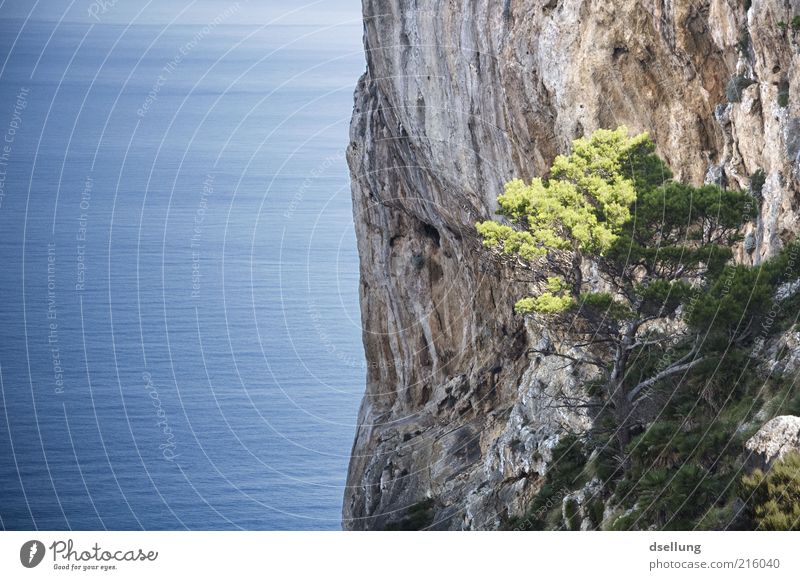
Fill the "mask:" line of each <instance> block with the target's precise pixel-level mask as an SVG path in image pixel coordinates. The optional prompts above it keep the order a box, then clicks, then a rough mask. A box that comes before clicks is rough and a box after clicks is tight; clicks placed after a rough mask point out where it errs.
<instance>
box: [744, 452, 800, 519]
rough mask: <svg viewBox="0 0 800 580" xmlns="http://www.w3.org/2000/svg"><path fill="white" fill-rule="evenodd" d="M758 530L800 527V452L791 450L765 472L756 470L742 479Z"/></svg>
mask: <svg viewBox="0 0 800 580" xmlns="http://www.w3.org/2000/svg"><path fill="white" fill-rule="evenodd" d="M742 486H743V490H744V493H745V494H746V495H747V496H750V498H751V499H750V502H749V505H750V506H752V507H751V510H752V514H751V515H752V517H753V520H754V521H755V524H756V527H757V529H759V530H773V531H781V530H782V531H786V530H800V455H798V454H797V453H790V454H787V455H786V456H784V457H783V458H782V459H780V460H779V461H777V462H775V464H774V465H773V466H772V468H771V469H770V470H769V471H768V472H767V473H766V474H764V472H762V471H761V470H760V469H757V470H756V471H755V472H754V473H753V474H752V475H749V476H745V477H744V478H743V479H742Z"/></svg>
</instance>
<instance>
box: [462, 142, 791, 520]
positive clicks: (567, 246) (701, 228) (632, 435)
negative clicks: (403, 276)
mask: <svg viewBox="0 0 800 580" xmlns="http://www.w3.org/2000/svg"><path fill="white" fill-rule="evenodd" d="M764 179H765V175H764V173H763V171H761V172H759V171H756V172H755V173H754V174H753V175H752V176H751V186H750V189H751V192H752V194H753V195H751V194H750V193H748V192H742V191H727V190H724V189H720V188H718V187H716V186H709V185H706V186H702V187H692V186H689V185H686V184H682V183H678V182H676V181H674V180H672V176H671V173H670V171H669V169H668V168H667V167H666V166H665V165H664V163H663V162H662V161H661V160H660V159H659V158H658V157H657V156H656V155H655V152H654V146H653V143H652V141H651V140H650V139H649V138H648V137H647V135H638V136H635V137H629V136H628V134H627V131H626V130H625V129H624V128H621V129H618V130H616V131H598V132H596V133H595V134H594V135H592V136H591V138H589V139H581V140H578V141H577V142H576V143H575V147H574V150H573V152H572V154H570V155H569V156H562V157H559V158H558V159H557V160H556V163H554V165H553V169H552V170H551V172H550V174H549V177H548V178H546V179H538V180H534V181H533V182H532V183H531V185H526V184H524V183H522V182H521V181H515V182H512V183H511V184H509V187H507V188H506V193H505V194H504V196H503V197H501V199H500V212H499V213H500V214H501V215H502V216H504V217H505V218H506V220H507V221H504V222H502V223H500V222H495V221H489V222H483V223H481V224H478V226H477V227H478V231H479V232H480V233H481V234H482V236H483V239H484V243H485V245H486V246H487V247H489V248H493V249H494V250H496V251H497V252H498V253H499V254H500V255H509V256H512V257H514V258H516V259H517V260H518V261H519V262H520V263H521V264H523V265H528V266H529V267H530V268H531V270H532V271H534V272H538V271H548V272H550V274H549V275H548V276H547V277H546V278H545V279H542V280H541V281H540V282H539V283H538V288H537V291H536V293H535V294H534V295H533V296H531V297H529V298H524V299H522V300H520V301H519V302H518V303H517V305H516V311H517V312H518V313H520V314H524V315H532V316H539V317H543V318H544V320H543V322H546V323H547V324H548V325H550V326H551V327H553V328H560V329H561V330H563V331H564V334H565V335H566V336H568V337H569V338H567V339H565V340H563V341H562V342H561V343H560V344H558V345H555V346H548V347H547V350H546V351H537V350H535V349H532V350H531V351H530V352H532V353H535V354H541V355H547V356H562V357H564V358H565V360H567V361H568V362H569V364H573V365H578V366H582V367H584V368H586V369H595V376H596V378H595V379H594V380H592V381H591V382H589V383H587V384H586V385H585V387H586V388H585V390H586V393H587V397H588V399H586V400H580V401H575V402H572V401H570V402H568V403H567V404H568V405H571V404H575V405H576V406H577V405H580V406H584V407H587V408H589V409H593V410H594V411H592V412H593V413H594V421H593V428H592V430H591V431H590V432H589V433H587V434H585V435H583V436H582V437H581V438H576V437H573V436H570V437H566V438H564V439H563V440H562V441H561V442H560V443H559V445H558V447H557V448H556V450H555V451H554V460H553V461H552V462H551V464H550V467H549V470H548V472H547V475H546V478H545V482H544V485H543V487H542V489H541V491H540V493H539V494H538V495H537V497H536V498H535V500H534V501H533V503H532V505H531V506H530V510H529V512H528V514H527V515H526V517H525V518H521V519H519V520H515V521H512V522H509V526H510V527H512V528H515V527H516V528H519V529H551V528H566V529H574V528H575V526H576V525H579V522H577V517H578V506H576V505H568V503H563V500H564V498H565V497H567V496H568V495H569V494H570V493H571V492H573V491H576V490H578V489H580V488H581V487H582V486H584V485H585V484H586V483H588V482H589V481H591V480H592V478H596V479H597V480H599V481H600V482H602V488H603V491H602V492H601V494H600V495H602V497H597V498H588V499H587V505H586V506H585V508H584V515H587V514H588V517H589V520H590V521H591V522H592V523H593V525H594V526H595V527H599V526H600V525H601V524H604V525H610V526H611V527H613V528H614V529H648V528H658V529H694V528H697V529H722V528H728V529H736V528H752V527H754V526H755V524H754V523H753V522H754V521H755V520H754V519H753V518H754V517H762V519H763V517H765V516H758V513H761V512H753V513H755V514H756V515H755V516H749V515H748V513H747V512H746V510H742V509H741V502H740V500H739V498H741V497H742V493H741V488H742V483H741V467H742V465H741V460H742V458H741V449H742V445H743V443H744V441H745V440H746V439H747V438H748V437H749V436H751V435H752V433H753V431H754V429H755V425H756V423H758V422H757V421H755V419H754V418H755V416H756V413H758V412H759V411H763V413H766V414H768V415H770V416H772V415H774V414H780V413H785V412H787V409H794V408H797V409H800V395H798V394H797V393H795V394H794V395H792V393H791V388H792V387H791V381H790V380H789V379H788V378H786V379H785V378H784V377H781V376H780V375H779V374H776V375H774V376H773V375H768V376H763V374H762V372H761V371H760V370H759V368H760V367H759V362H758V358H757V357H756V356H754V355H756V354H758V353H759V352H760V350H761V348H762V347H763V345H764V343H765V341H767V340H769V339H770V338H771V337H773V336H774V335H775V334H776V333H778V332H782V331H784V330H787V329H789V328H790V327H792V326H793V325H794V323H795V322H796V320H795V318H796V313H797V312H798V311H800V293H798V294H795V295H793V296H785V297H782V298H780V299H778V298H776V296H777V294H776V291H777V289H778V288H779V287H781V286H782V285H784V284H786V283H787V282H791V281H794V280H796V279H798V278H800V245H798V244H790V245H788V246H787V247H786V249H785V250H784V251H783V252H781V253H780V254H779V255H778V256H776V257H775V258H773V259H772V260H769V261H766V262H763V263H762V264H761V265H759V266H758V267H746V266H741V265H736V264H733V263H732V260H731V257H732V250H731V248H732V246H733V245H734V244H735V243H737V242H738V241H740V240H741V236H740V234H739V231H740V230H741V229H742V226H743V225H744V224H745V223H747V222H748V221H749V220H751V219H752V218H753V217H754V214H755V207H754V206H755V203H754V202H755V197H754V195H755V196H757V195H758V192H759V191H760V190H761V188H762V187H763V184H764ZM573 204H575V206H576V207H577V209H576V207H573ZM590 265H591V267H589V266H590ZM587 271H592V272H593V280H591V281H589V280H584V273H585V272H587ZM598 280H600V281H602V291H600V290H598V286H597V284H598V282H597V281H598ZM790 395H792V396H790ZM776 401H780V402H782V401H785V403H782V404H781V405H776V404H775V402H776ZM762 416H763V415H762ZM762 422H763V421H762ZM754 497H757V496H756V495H754ZM562 504H563V511H562ZM605 505H613V506H616V508H617V510H618V511H617V515H616V518H614V517H612V518H609V520H608V521H607V522H605V523H603V522H602V519H603V508H604V506H605ZM770 505H772V504H770ZM779 511H781V510H779ZM762 512H763V510H762ZM564 515H566V521H564V517H563V516H564ZM774 519H775V518H773V520H774ZM759 525H762V524H759ZM762 527H763V525H762Z"/></svg>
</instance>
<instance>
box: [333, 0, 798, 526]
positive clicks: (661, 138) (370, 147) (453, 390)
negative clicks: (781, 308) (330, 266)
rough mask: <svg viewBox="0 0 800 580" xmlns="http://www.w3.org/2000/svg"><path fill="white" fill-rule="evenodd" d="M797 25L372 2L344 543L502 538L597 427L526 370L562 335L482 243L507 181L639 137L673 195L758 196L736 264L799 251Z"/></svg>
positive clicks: (675, 0) (690, 5) (478, 0)
mask: <svg viewBox="0 0 800 580" xmlns="http://www.w3.org/2000/svg"><path fill="white" fill-rule="evenodd" d="M798 15H800V0H791V1H788V0H752V1H743V0H699V1H698V0H642V1H634V0H618V1H615V2H589V1H586V0H493V1H490V0H469V1H466V0H461V1H457V0H427V1H426V0H380V1H378V0H364V30H365V32H364V44H365V48H366V53H367V62H368V66H367V72H366V73H365V75H364V76H363V77H362V79H361V80H360V82H359V84H358V87H357V89H356V93H355V110H354V115H353V121H352V126H351V145H350V147H349V151H348V159H349V164H350V168H351V173H352V189H353V205H354V217H355V227H356V233H357V238H358V247H359V252H360V259H361V287H360V292H361V309H362V320H363V325H364V333H363V341H364V348H365V352H366V357H367V361H368V367H369V368H368V373H367V385H366V394H365V396H364V400H363V403H362V406H361V410H360V414H359V427H358V431H357V434H356V439H355V443H354V446H353V454H352V459H351V463H350V470H349V475H348V488H347V490H346V493H345V501H344V510H343V525H344V527H345V528H348V529H380V528H385V527H404V526H406V527H411V526H416V527H419V526H420V525H421V526H424V527H432V528H436V529H493V528H496V527H498V526H500V525H502V523H503V522H504V521H506V520H507V519H508V518H510V517H514V516H518V515H520V514H522V513H523V512H524V509H525V506H526V505H527V504H528V503H529V502H530V500H531V498H532V496H533V495H534V494H535V493H536V491H537V490H538V488H539V486H540V485H541V480H542V476H543V475H544V474H545V473H546V470H547V468H548V462H549V460H550V458H551V455H550V454H551V451H552V449H553V447H554V446H555V444H556V443H557V442H558V440H559V438H560V437H562V436H563V435H564V434H565V433H579V432H581V431H583V430H585V429H586V428H587V427H588V426H589V424H590V418H589V417H588V416H587V415H585V414H584V413H582V412H580V410H576V409H575V408H574V406H570V408H569V409H568V408H567V406H566V405H564V402H565V401H568V400H572V399H574V398H577V397H580V396H581V385H582V383H583V382H584V380H585V379H586V377H583V376H581V375H580V372H578V371H577V370H575V369H573V368H571V367H568V366H567V367H565V366H564V360H563V359H561V358H555V357H547V356H540V355H536V356H534V355H532V354H531V350H532V349H533V348H536V350H546V346H547V344H548V341H551V340H554V339H555V337H552V336H550V334H549V332H550V331H549V330H548V329H546V328H537V327H535V326H533V325H532V324H531V323H526V322H525V321H524V320H522V319H521V318H520V317H518V316H515V315H514V313H513V304H514V302H515V301H516V300H517V299H518V298H519V297H520V296H522V295H524V294H525V293H526V292H527V291H529V290H530V283H531V280H530V278H531V274H530V273H529V272H526V271H525V270H524V269H520V268H515V265H514V264H513V263H504V262H498V261H497V260H492V259H489V256H488V255H487V252H486V251H485V250H484V249H483V248H482V247H481V244H480V242H479V240H478V239H477V237H476V234H475V230H474V224H475V222H476V221H477V220H479V219H486V218H487V217H489V216H491V215H492V213H493V211H494V209H495V208H496V203H495V200H496V197H497V195H498V194H499V193H500V192H501V191H502V187H503V184H504V183H505V182H506V181H508V180H509V179H511V178H513V177H521V178H523V179H529V178H530V177H532V176H533V175H536V174H540V173H541V172H543V171H544V170H545V169H546V168H547V167H548V166H549V164H550V162H551V161H552V159H553V157H554V156H555V155H556V154H558V153H561V152H565V151H566V150H567V148H568V146H569V144H570V142H571V141H572V140H573V139H575V138H577V137H580V136H582V135H584V134H588V133H590V132H591V131H593V130H595V129H597V128H613V127H616V126H619V125H627V126H628V127H629V128H630V130H631V131H632V132H633V131H637V132H638V131H642V130H647V131H649V132H650V133H651V135H652V137H653V139H654V140H655V142H656V143H657V146H658V149H659V154H660V155H661V156H662V157H663V158H664V159H665V160H666V161H667V162H668V163H669V165H670V166H671V167H672V169H673V170H674V171H675V173H676V175H677V176H678V177H679V178H681V179H685V180H687V181H691V182H694V183H702V182H704V181H713V182H717V183H720V184H722V185H726V186H728V187H739V188H748V187H751V181H752V189H753V193H754V195H755V196H756V197H757V198H759V203H760V207H761V215H760V218H759V220H758V221H757V224H755V225H754V226H752V227H751V229H750V231H748V232H747V234H748V236H747V238H746V239H745V242H744V243H743V244H742V247H741V248H739V250H738V257H739V259H740V260H742V261H744V262H748V263H757V262H759V261H760V260H762V259H764V258H765V257H768V256H770V255H771V254H773V253H774V252H775V251H776V250H778V249H779V248H780V247H781V245H782V244H783V243H784V242H785V241H786V239H788V238H789V237H791V236H793V235H794V232H795V231H796V230H797V220H798V211H800V210H798V202H799V201H800V198H799V197H798V190H799V188H798V180H799V179H800V97H799V96H798V90H797V89H798V87H800V72H798V71H800V67H798V66H797V65H798V61H799V60H800V56H798V55H800V44H799V43H800V30H798V29H800V17H798V19H797V20H795V21H794V22H793V19H794V18H795V16H798ZM762 172H763V174H762ZM754 176H755V178H754V179H752V180H751V178H753V177H754Z"/></svg>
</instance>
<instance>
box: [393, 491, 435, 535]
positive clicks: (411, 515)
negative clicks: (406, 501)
mask: <svg viewBox="0 0 800 580" xmlns="http://www.w3.org/2000/svg"><path fill="white" fill-rule="evenodd" d="M433 508H434V501H433V499H431V498H426V499H423V500H422V501H419V502H417V503H415V504H414V505H412V506H411V507H410V508H408V511H407V512H406V514H405V515H404V516H403V518H402V519H401V520H399V521H397V522H393V523H391V524H389V525H387V526H386V528H385V529H386V530H387V531H413V530H424V529H426V528H428V527H429V526H430V525H431V524H432V523H433V519H434V516H435V513H434V509H433Z"/></svg>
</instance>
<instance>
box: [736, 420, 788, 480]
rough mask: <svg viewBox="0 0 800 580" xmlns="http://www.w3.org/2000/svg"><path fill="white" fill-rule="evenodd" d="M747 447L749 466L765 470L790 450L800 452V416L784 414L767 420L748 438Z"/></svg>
mask: <svg viewBox="0 0 800 580" xmlns="http://www.w3.org/2000/svg"><path fill="white" fill-rule="evenodd" d="M745 449H746V450H747V451H748V453H749V456H748V461H747V465H748V467H749V468H751V469H761V470H763V471H766V470H767V469H769V468H770V466H771V465H772V464H773V463H774V462H775V461H777V460H778V459H781V458H782V457H783V456H784V455H786V454H787V453H789V452H795V453H800V417H795V416H793V415H782V416H780V417H775V418H774V419H771V420H770V421H767V423H766V424H765V425H764V426H763V427H761V429H759V430H758V432H757V433H756V434H755V435H753V436H752V437H751V438H750V439H748V440H747V443H746V444H745Z"/></svg>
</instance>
